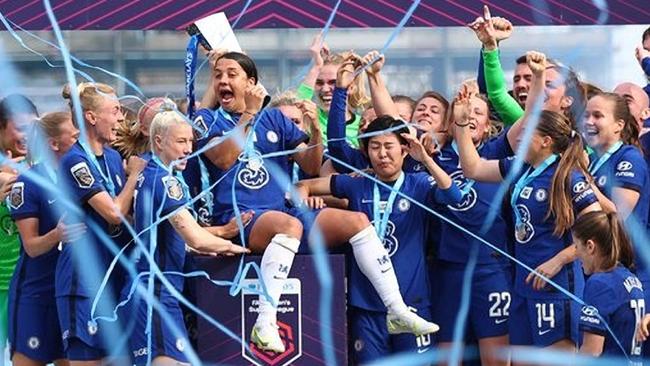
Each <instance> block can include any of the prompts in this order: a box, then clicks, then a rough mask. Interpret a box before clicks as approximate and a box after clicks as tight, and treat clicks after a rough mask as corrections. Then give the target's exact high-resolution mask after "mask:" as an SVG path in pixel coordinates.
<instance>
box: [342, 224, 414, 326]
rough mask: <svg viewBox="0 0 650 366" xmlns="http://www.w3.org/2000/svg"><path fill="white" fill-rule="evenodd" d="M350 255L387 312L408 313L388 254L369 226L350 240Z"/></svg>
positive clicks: (373, 229)
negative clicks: (351, 254) (352, 255)
mask: <svg viewBox="0 0 650 366" xmlns="http://www.w3.org/2000/svg"><path fill="white" fill-rule="evenodd" d="M350 244H351V245H352V253H353V254H354V259H355V260H356V261H357V265H358V266H359V269H361V272H362V273H363V274H364V275H365V276H366V277H367V278H368V280H369V281H370V283H372V285H373V287H374V288H375V291H377V294H379V297H380V298H381V301H382V302H383V303H384V305H386V307H387V308H388V311H389V312H393V313H398V314H399V313H403V312H405V311H409V310H408V307H407V306H406V304H405V303H404V300H403V299H402V294H400V292H399V284H398V283H397V277H396V276H395V270H394V269H393V263H392V262H391V261H390V257H389V256H388V252H387V251H386V248H384V245H383V244H382V243H381V240H379V236H377V232H376V231H375V228H374V227H373V226H372V225H370V226H368V227H367V228H365V229H363V230H361V231H359V232H358V233H356V234H355V235H354V236H353V237H352V238H350Z"/></svg>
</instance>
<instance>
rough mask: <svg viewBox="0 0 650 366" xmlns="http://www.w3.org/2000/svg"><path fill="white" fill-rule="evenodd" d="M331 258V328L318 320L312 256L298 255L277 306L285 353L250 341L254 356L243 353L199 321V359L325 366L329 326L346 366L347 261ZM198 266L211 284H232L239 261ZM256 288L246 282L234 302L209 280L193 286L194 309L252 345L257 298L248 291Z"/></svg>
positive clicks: (339, 358) (205, 261) (206, 262)
mask: <svg viewBox="0 0 650 366" xmlns="http://www.w3.org/2000/svg"><path fill="white" fill-rule="evenodd" d="M328 258H329V264H330V269H331V275H332V284H333V288H332V291H333V301H332V308H331V310H330V311H331V315H332V324H331V326H328V325H326V324H323V323H322V322H321V320H320V317H319V315H318V314H319V313H318V311H319V310H318V309H319V306H320V293H319V292H320V285H319V283H318V278H317V277H316V269H315V267H314V262H313V258H312V256H310V255H298V256H296V259H295V261H294V264H293V267H292V268H291V272H290V273H289V280H288V281H287V283H286V284H285V286H284V290H283V294H282V297H281V298H280V304H279V307H278V326H279V327H280V335H281V337H282V338H283V340H284V342H285V347H286V348H287V351H286V352H285V353H283V354H279V355H278V354H273V353H270V352H262V351H259V350H257V349H256V348H255V347H254V346H253V345H252V344H250V342H248V343H249V344H250V346H251V349H252V351H253V354H250V353H248V352H247V351H245V350H244V349H243V348H242V346H241V344H240V342H238V341H236V340H234V339H232V338H229V337H228V336H227V335H226V334H224V333H223V332H221V331H220V330H219V329H217V328H215V327H214V326H213V325H212V324H209V323H208V322H206V321H205V320H203V319H202V318H198V321H197V328H196V335H197V337H196V342H197V351H198V353H199V357H200V358H201V360H202V361H203V362H205V363H209V364H228V365H251V364H256V365H263V366H267V365H268V366H282V365H287V364H289V363H290V364H292V365H310V366H312V365H324V364H325V362H324V361H323V350H322V346H323V344H322V342H321V336H320V329H321V327H327V328H328V329H331V331H332V336H333V339H334V352H335V356H336V363H337V364H338V365H346V364H347V322H346V314H345V302H346V301H345V288H344V283H345V281H344V276H345V264H344V261H345V259H344V256H343V255H329V256H328ZM260 259H261V257H259V256H246V262H249V261H255V262H257V263H258V264H259V262H260ZM196 264H197V266H198V267H199V268H200V269H201V270H204V271H206V272H207V273H209V274H210V276H211V277H212V278H213V279H219V280H231V279H232V278H233V277H234V275H235V273H236V272H237V266H238V265H239V259H237V258H233V259H230V258H228V259H219V260H215V259H213V258H207V259H206V258H197V260H196ZM252 276H254V273H251V274H249V275H248V278H251V277H252ZM257 283H258V282H257V280H256V279H252V278H251V279H250V280H245V282H244V285H245V288H244V289H243V290H242V293H241V294H239V295H237V296H234V297H233V296H230V295H229V294H228V288H226V287H219V286H215V285H213V284H212V283H210V282H208V281H207V280H205V279H199V280H196V281H195V282H194V283H193V285H194V290H195V291H196V304H197V305H198V306H199V308H201V309H203V310H204V311H205V312H207V313H208V314H209V315H210V316H212V317H214V318H215V319H216V320H217V321H219V322H220V323H221V324H223V325H225V326H226V327H228V329H230V330H231V331H232V332H234V333H235V334H236V335H237V336H238V337H240V339H245V340H250V332H251V329H252V327H253V324H254V322H255V319H256V317H257V306H258V304H257V299H258V295H256V294H253V293H251V291H249V290H247V289H248V288H256V286H257ZM242 329H243V331H242Z"/></svg>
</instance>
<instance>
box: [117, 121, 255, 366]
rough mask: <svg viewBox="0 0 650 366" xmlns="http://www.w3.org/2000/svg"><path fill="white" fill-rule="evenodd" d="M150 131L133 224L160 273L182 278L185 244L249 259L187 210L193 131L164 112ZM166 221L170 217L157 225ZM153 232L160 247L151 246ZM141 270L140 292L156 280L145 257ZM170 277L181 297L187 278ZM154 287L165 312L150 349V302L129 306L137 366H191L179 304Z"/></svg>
mask: <svg viewBox="0 0 650 366" xmlns="http://www.w3.org/2000/svg"><path fill="white" fill-rule="evenodd" d="M150 131H151V133H150V134H149V136H150V139H151V146H152V155H151V159H150V160H149V162H148V164H147V166H146V167H145V169H144V171H143V172H142V174H141V175H140V178H139V179H138V187H137V194H136V198H135V203H134V207H135V210H134V213H135V214H134V220H135V230H136V232H138V233H140V239H142V244H143V245H144V247H145V248H155V249H154V251H153V253H151V255H152V256H153V258H154V261H155V263H156V265H157V266H158V268H159V269H160V271H163V272H165V273H174V272H177V273H179V272H183V265H184V263H185V243H187V244H188V245H189V246H190V247H192V248H194V249H196V250H197V251H199V252H201V253H206V254H225V255H235V254H242V253H248V252H249V251H248V250H247V249H245V248H242V247H240V246H238V245H235V244H233V243H232V242H230V241H229V240H225V239H222V238H219V237H218V236H215V235H212V234H211V233H210V232H209V231H207V230H206V229H205V228H202V227H201V226H199V224H198V223H197V222H196V221H195V220H194V218H193V217H192V215H191V214H190V212H189V210H188V209H187V206H188V205H189V199H190V196H189V190H188V188H187V186H186V184H185V181H184V180H183V176H182V175H181V171H182V170H183V169H185V165H186V161H184V160H182V159H184V158H185V157H186V156H187V155H189V154H190V153H191V152H192V141H193V140H194V135H193V132H192V126H191V125H189V124H188V123H187V122H186V121H185V120H184V119H183V118H182V116H181V115H180V114H178V112H176V111H165V112H160V113H158V114H157V115H156V116H155V117H154V119H153V121H152V123H151V130H150ZM177 162H178V163H177ZM167 215H171V217H169V218H167V219H165V220H163V221H162V222H160V223H157V221H158V220H160V219H162V218H165V217H166V216H167ZM152 225H153V226H152ZM154 231H155V232H156V236H155V238H156V239H157V241H156V242H155V243H152V242H151V240H152V238H154V235H153V234H154ZM137 269H138V272H139V273H144V274H147V273H148V274H149V275H147V276H143V277H141V278H139V279H137V280H135V281H136V282H139V283H141V285H142V286H146V284H147V282H148V279H149V276H152V275H153V274H151V272H152V271H153V270H152V268H150V265H149V260H148V259H147V258H146V257H141V258H140V260H139V261H138V263H137ZM167 277H168V279H169V281H170V282H171V284H172V285H173V287H174V289H175V290H176V291H177V292H178V293H182V291H183V283H184V279H183V277H182V276H178V275H167ZM133 285H134V284H129V285H127V286H126V287H125V290H127V292H128V290H130V288H131V287H132V286H133ZM153 286H154V290H153V295H154V297H155V298H156V300H157V301H158V302H159V303H160V304H161V305H162V306H163V308H164V310H155V311H154V312H153V317H152V321H153V322H154V324H155V325H154V327H153V328H152V333H151V347H152V349H149V348H148V346H147V338H148V335H147V333H146V330H147V321H148V306H147V302H145V301H138V300H140V298H137V297H136V298H135V299H134V300H131V304H132V309H131V311H130V312H128V313H129V314H133V315H134V316H135V318H136V322H135V328H134V330H133V334H132V336H131V338H130V345H131V351H132V354H133V356H134V358H135V363H136V364H137V365H144V364H146V362H147V357H148V356H150V357H151V359H152V360H153V364H154V365H169V364H172V363H173V364H177V363H187V362H188V360H187V358H186V357H185V355H184V353H183V351H184V349H185V346H186V345H189V343H188V342H189V341H188V338H187V331H186V329H185V324H184V321H183V319H184V318H183V313H182V312H181V308H180V306H179V302H178V299H177V298H176V297H175V296H174V295H173V293H174V292H172V291H171V290H170V289H168V288H166V287H165V286H164V285H163V284H162V283H161V281H160V279H157V278H156V279H154V281H153ZM123 292H124V291H123ZM161 311H165V312H166V313H167V314H169V315H170V316H171V318H172V321H173V323H174V324H173V326H172V325H170V324H168V323H167V322H164V321H163V320H162V318H161V316H160V312H161ZM174 327H175V328H176V329H178V330H180V334H177V333H176V332H174ZM143 350H145V351H143Z"/></svg>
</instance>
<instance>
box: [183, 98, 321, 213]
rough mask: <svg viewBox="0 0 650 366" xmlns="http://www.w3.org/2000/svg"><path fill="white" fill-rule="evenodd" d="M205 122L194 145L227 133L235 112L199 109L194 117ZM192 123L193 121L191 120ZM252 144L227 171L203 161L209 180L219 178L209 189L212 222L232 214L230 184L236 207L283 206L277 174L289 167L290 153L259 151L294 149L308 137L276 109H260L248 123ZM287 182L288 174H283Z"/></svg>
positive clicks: (234, 119) (236, 116) (283, 189)
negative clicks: (200, 135)
mask: <svg viewBox="0 0 650 366" xmlns="http://www.w3.org/2000/svg"><path fill="white" fill-rule="evenodd" d="M197 118H200V119H201V123H199V124H204V125H205V126H206V131H207V133H206V134H205V135H204V137H203V138H202V139H201V140H199V143H198V147H199V148H201V147H202V146H205V145H206V143H207V142H208V141H210V140H211V139H212V138H214V137H219V136H227V134H228V133H229V132H230V131H231V130H232V129H233V128H234V127H235V126H236V123H237V122H236V121H238V120H239V115H235V114H230V113H228V112H226V111H223V110H218V111H217V112H216V113H210V111H207V110H200V111H199V112H198V117H197ZM195 123H196V122H195ZM252 129H253V130H254V132H253V135H252V146H251V148H250V149H248V154H245V153H242V154H241V156H240V158H239V160H238V162H235V164H234V165H233V166H232V167H231V168H230V169H229V170H227V171H220V170H219V169H218V168H216V167H215V166H214V165H213V164H212V163H211V162H210V161H206V160H207V159H205V160H204V161H206V165H207V166H208V170H209V172H210V182H211V183H214V182H215V181H216V180H217V179H222V181H221V182H220V183H219V184H217V185H216V186H215V188H214V190H213V194H214V198H215V202H214V218H215V223H216V224H220V223H225V222H227V221H228V220H230V218H232V217H233V215H234V214H233V212H234V209H233V204H234V203H235V202H233V197H232V187H233V185H234V187H235V196H236V200H237V202H236V203H237V205H238V207H239V209H240V210H241V211H242V212H243V211H246V210H256V211H258V212H261V211H264V210H279V209H281V208H283V207H284V192H285V190H286V185H283V184H282V183H283V182H282V181H281V180H280V176H279V174H285V175H286V172H288V171H289V170H290V163H291V160H290V157H291V156H290V155H289V154H285V155H280V156H274V157H266V158H263V157H262V155H265V154H270V153H277V152H282V151H287V150H292V149H295V148H296V147H297V146H299V145H300V144H302V143H303V142H306V141H307V140H308V139H309V137H308V136H307V135H306V134H305V133H304V132H303V131H301V130H300V129H298V127H296V125H295V123H293V122H292V121H290V120H289V119H287V118H286V117H285V116H284V115H283V114H282V113H281V112H280V110H279V109H268V108H267V109H264V110H263V111H262V112H260V113H259V114H258V115H257V117H256V121H255V123H254V125H253V127H252ZM285 178H286V179H287V181H288V182H291V177H290V176H289V177H285Z"/></svg>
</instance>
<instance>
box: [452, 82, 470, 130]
mask: <svg viewBox="0 0 650 366" xmlns="http://www.w3.org/2000/svg"><path fill="white" fill-rule="evenodd" d="M471 98H472V94H471V92H470V90H469V88H468V87H467V86H466V85H463V86H462V87H461V88H460V91H459V92H458V95H456V98H455V99H454V109H453V112H452V114H453V118H454V123H455V124H456V125H457V126H459V127H465V126H467V125H468V123H467V119H468V118H469V112H470V108H471V104H470V99H471Z"/></svg>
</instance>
